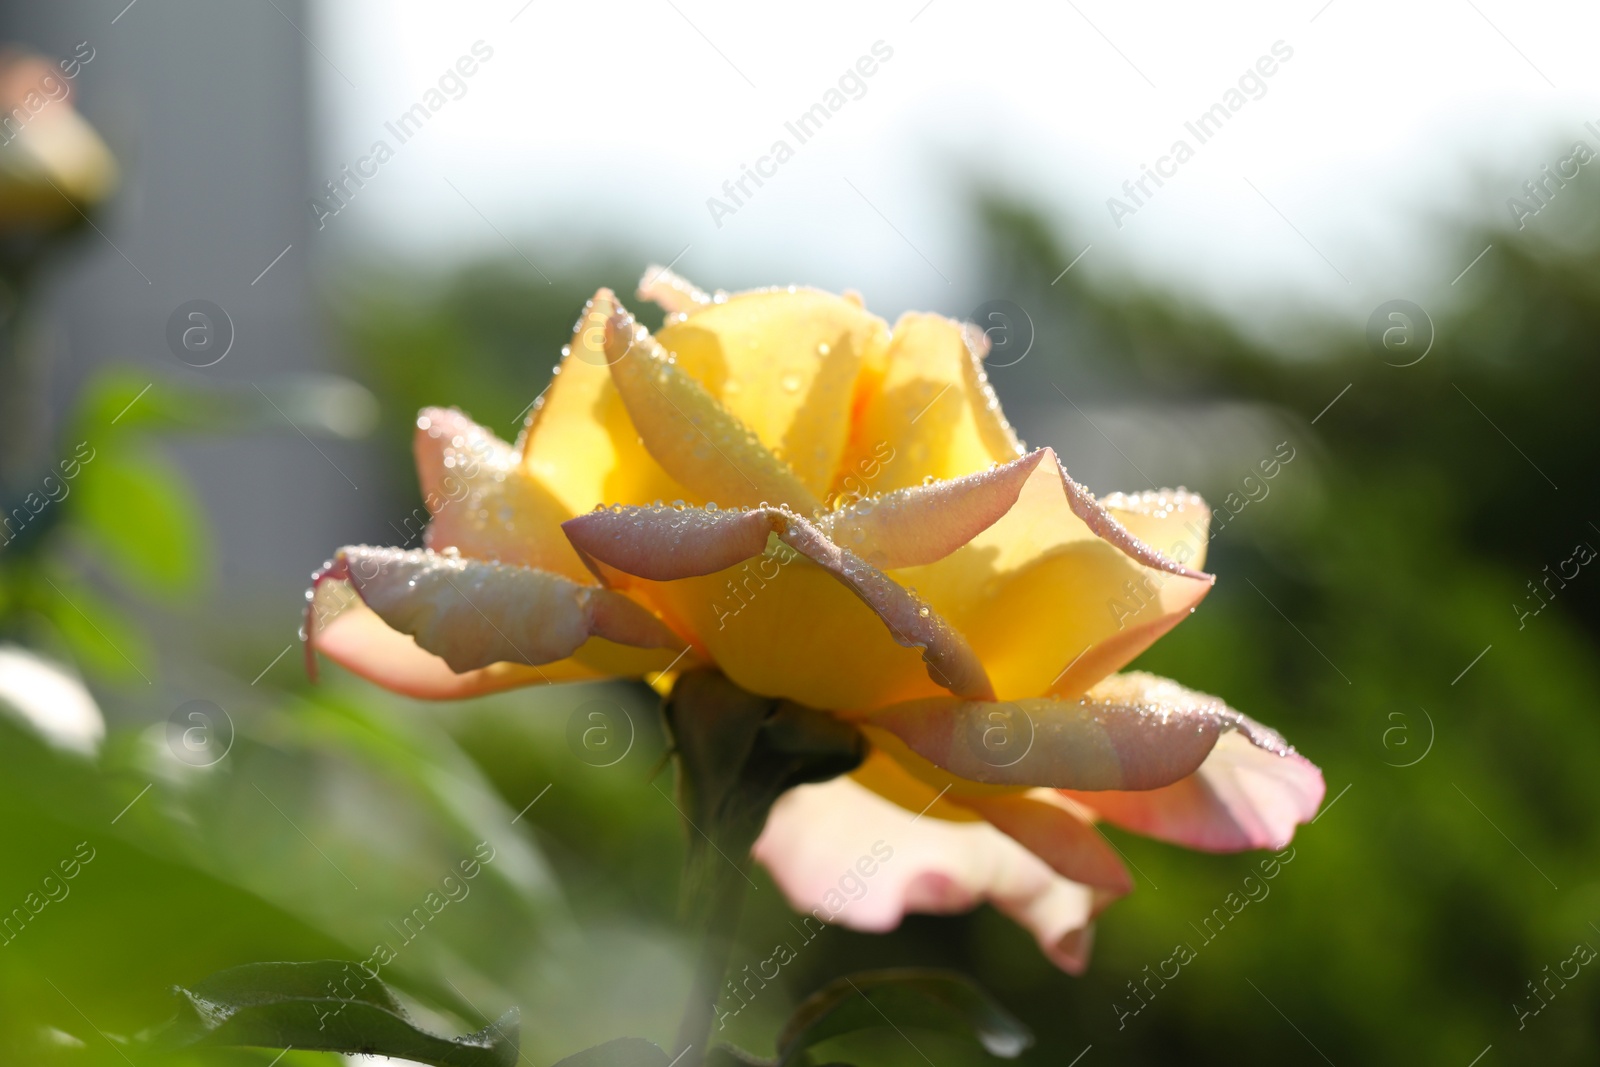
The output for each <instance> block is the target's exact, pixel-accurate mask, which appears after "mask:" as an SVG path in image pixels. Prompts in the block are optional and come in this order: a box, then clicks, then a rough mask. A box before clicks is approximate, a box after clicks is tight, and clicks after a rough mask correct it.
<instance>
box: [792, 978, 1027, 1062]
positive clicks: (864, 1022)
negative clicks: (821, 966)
mask: <svg viewBox="0 0 1600 1067" xmlns="http://www.w3.org/2000/svg"><path fill="white" fill-rule="evenodd" d="M886 1026H895V1027H900V1028H907V1027H915V1028H917V1029H921V1030H934V1031H939V1032H942V1033H948V1034H958V1035H960V1036H963V1037H973V1038H976V1039H977V1040H978V1041H979V1042H980V1043H982V1045H983V1047H984V1048H985V1049H987V1050H988V1051H989V1053H990V1054H991V1055H995V1056H1002V1057H1004V1058H1006V1059H1013V1058H1015V1057H1017V1056H1019V1055H1021V1053H1022V1052H1023V1050H1024V1049H1026V1048H1028V1047H1029V1046H1030V1045H1032V1044H1033V1034H1032V1033H1031V1032H1029V1030H1028V1028H1027V1027H1026V1026H1024V1025H1022V1023H1021V1022H1020V1021H1019V1020H1018V1019H1017V1018H1016V1017H1015V1016H1013V1015H1012V1014H1011V1013H1010V1012H1008V1011H1006V1010H1005V1009H1004V1008H1002V1007H1001V1006H1000V1004H999V1003H998V1002H997V1001H996V1000H995V999H994V998H993V997H991V996H990V995H989V994H988V993H985V992H984V991H983V990H982V989H980V988H978V986H977V985H976V984H974V983H973V982H972V981H971V980H969V979H967V978H964V977H962V976H961V975H959V974H955V973H953V972H951V971H936V970H919V969H914V968H903V969H895V970H884V971H863V972H861V973H860V974H852V975H846V976H844V977H843V978H839V979H836V980H835V981H833V982H830V983H829V984H828V985H826V986H824V987H823V988H822V989H820V990H818V991H817V992H815V993H813V994H811V996H809V997H807V998H806V999H805V1001H804V1003H802V1004H801V1005H800V1006H799V1007H798V1008H796V1009H795V1012H794V1014H793V1015H791V1016H790V1017H789V1021H788V1023H786V1024H785V1025H784V1028H783V1033H782V1034H780V1035H779V1037H778V1061H779V1062H780V1063H783V1064H790V1063H796V1062H798V1061H799V1058H800V1057H801V1056H802V1055H803V1054H804V1053H805V1052H806V1051H807V1050H808V1049H810V1048H812V1047H814V1046H816V1045H820V1044H821V1043H822V1042H824V1041H828V1040H830V1039H832V1038H835V1037H840V1036H843V1035H844V1034H850V1033H854V1032H856V1031H858V1030H867V1029H876V1028H879V1027H886Z"/></svg>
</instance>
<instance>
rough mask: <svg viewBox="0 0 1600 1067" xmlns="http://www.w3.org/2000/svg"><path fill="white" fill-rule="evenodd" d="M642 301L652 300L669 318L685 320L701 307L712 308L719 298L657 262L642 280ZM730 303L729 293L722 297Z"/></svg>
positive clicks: (646, 271) (645, 273) (723, 294)
mask: <svg viewBox="0 0 1600 1067" xmlns="http://www.w3.org/2000/svg"><path fill="white" fill-rule="evenodd" d="M638 293H639V299H640V300H648V301H650V302H651V303H652V304H655V305H656V306H657V307H659V308H661V309H662V310H663V311H665V312H666V313H667V315H668V316H670V317H673V318H677V319H684V318H687V317H688V316H689V315H690V314H692V313H694V312H696V311H699V310H700V309H701V308H705V307H709V306H710V305H711V302H712V301H713V300H714V299H715V298H714V297H713V296H712V295H711V294H710V293H708V292H706V291H705V290H704V289H702V288H700V287H699V286H697V285H695V284H694V283H693V282H691V281H690V280H689V279H687V278H685V277H684V276H683V275H681V274H678V273H675V272H674V271H671V270H668V269H667V268H666V267H658V266H656V265H655V264H654V263H652V264H650V265H649V266H648V267H646V268H645V269H644V275H643V277H641V278H640V279H639V290H638ZM720 295H721V297H722V299H724V300H726V299H727V298H728V295H727V294H726V293H722V294H720Z"/></svg>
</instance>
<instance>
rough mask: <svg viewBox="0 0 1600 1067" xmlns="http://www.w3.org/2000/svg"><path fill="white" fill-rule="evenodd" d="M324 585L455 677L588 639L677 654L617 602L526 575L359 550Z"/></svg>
mask: <svg viewBox="0 0 1600 1067" xmlns="http://www.w3.org/2000/svg"><path fill="white" fill-rule="evenodd" d="M329 580H338V581H345V582H348V583H350V585H351V586H352V587H353V588H354V589H355V590H356V592H357V593H359V594H360V596H361V599H362V600H363V601H365V602H366V604H367V606H368V607H370V608H371V609H372V610H373V611H374V612H376V613H377V614H378V616H379V617H380V618H382V620H383V621H384V622H385V623H387V624H388V625H389V626H390V627H392V628H393V629H395V630H398V631H400V632H401V633H405V634H410V635H411V636H412V637H414V638H416V643H417V644H418V645H419V646H420V647H421V648H422V649H424V650H426V651H428V652H431V653H433V654H435V655H437V656H439V657H441V658H442V659H443V660H444V662H445V663H446V664H448V665H449V667H450V669H451V670H453V671H455V672H457V673H462V672H466V671H471V670H475V669H477V668H481V667H487V666H489V665H490V664H494V663H522V664H528V665H531V666H539V665H541V664H545V663H553V662H555V661H557V660H561V659H565V658H566V657H568V656H570V655H571V654H572V653H573V652H575V651H577V650H578V648H580V647H581V646H582V645H583V644H584V643H585V642H586V641H587V640H588V639H589V638H590V637H591V636H598V637H604V638H606V639H607V640H611V641H616V642H618V643H621V644H628V645H635V646H638V647H642V648H677V647H681V646H680V645H679V644H678V642H677V639H676V638H675V637H674V636H673V634H672V633H671V631H670V630H668V629H667V628H666V627H665V626H663V625H662V624H661V623H660V622H659V621H658V620H657V619H656V618H655V617H654V616H652V615H651V614H650V613H649V612H648V611H646V610H645V609H643V608H641V607H640V606H639V605H637V604H635V603H633V602H631V601H629V600H628V599H627V598H625V597H623V596H621V595H620V594H618V593H615V592H612V591H611V590H608V589H599V588H596V587H592V586H584V585H579V584H577V583H576V582H573V581H571V580H570V579H567V578H563V577H561V576H560V575H557V574H550V573H547V572H545V571H536V570H533V569H531V568H528V567H512V566H508V565H506V564H501V563H490V562H484V561H480V560H470V559H465V558H460V557H451V556H445V555H439V554H437V553H434V552H428V551H424V550H417V549H412V550H404V549H396V548H371V547H369V546H366V545H356V546H352V547H349V548H343V549H340V550H339V552H338V553H337V554H336V555H335V556H334V558H333V560H332V561H330V562H329V564H328V565H327V566H326V567H324V568H323V569H322V570H320V571H318V572H317V574H316V575H314V576H313V578H312V582H313V586H312V588H313V591H315V589H316V587H317V586H318V585H321V584H322V583H323V582H325V581H329ZM306 638H307V641H308V644H315V642H316V640H317V637H316V617H315V616H314V615H313V614H311V613H309V612H308V615H307V620H306ZM308 655H309V652H308Z"/></svg>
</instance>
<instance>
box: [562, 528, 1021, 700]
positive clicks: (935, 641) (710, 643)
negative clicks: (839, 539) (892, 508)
mask: <svg viewBox="0 0 1600 1067" xmlns="http://www.w3.org/2000/svg"><path fill="white" fill-rule="evenodd" d="M563 529H564V530H565V531H566V533H567V536H568V537H569V538H571V540H572V543H573V544H574V546H576V548H577V549H578V550H579V551H580V552H581V553H583V555H584V556H585V558H586V559H588V560H589V561H590V562H591V564H592V565H593V566H594V567H595V569H596V572H597V573H599V574H601V575H602V576H603V577H604V578H605V580H606V582H607V584H608V585H612V586H615V587H617V588H621V589H627V590H629V591H630V592H633V593H635V595H637V596H639V597H640V599H641V600H644V601H646V602H648V603H650V604H652V605H654V606H655V607H656V608H657V610H659V611H660V612H661V614H662V616H663V617H664V618H665V619H666V620H667V621H668V622H669V624H670V625H672V626H673V627H674V629H675V630H676V631H677V632H678V633H680V634H684V635H686V636H689V637H691V638H692V639H693V640H695V641H696V642H698V643H699V644H700V645H701V646H702V647H704V648H705V649H707V650H709V652H710V654H711V656H712V657H713V658H714V659H715V660H716V662H717V664H718V665H719V666H720V667H721V668H722V670H723V671H724V672H725V673H726V674H727V675H728V676H729V677H730V678H732V679H733V680H734V681H736V682H738V683H739V684H740V685H742V686H743V687H744V688H746V689H749V690H751V691H752V692H756V693H761V694H763V695H767V696H781V697H788V698H789V699H791V700H797V701H799V702H801V703H803V704H809V705H811V706H812V707H820V708H830V709H840V710H855V709H862V708H866V707H871V706H874V705H876V704H877V703H880V702H881V701H883V700H884V699H887V695H888V694H889V693H893V692H900V691H904V690H906V689H917V690H921V691H926V690H927V689H928V684H927V681H926V679H923V680H920V681H919V680H915V679H911V678H907V677H905V676H904V668H905V667H906V666H907V664H908V660H907V657H906V655H905V650H909V649H916V650H920V651H921V652H922V656H921V658H922V660H923V661H924V662H925V664H926V668H927V677H928V678H931V679H933V680H934V681H935V682H937V686H938V688H942V689H944V690H946V691H949V692H954V693H960V694H963V695H966V696H970V697H976V698H978V699H988V698H989V697H992V695H993V689H992V688H991V687H990V685H989V681H988V678H987V677H985V675H984V672H983V667H982V665H981V664H980V663H979V662H978V661H977V659H976V657H974V656H973V654H972V650H971V648H970V646H969V645H968V644H967V642H966V641H965V640H964V639H963V638H962V637H961V635H960V634H959V633H956V632H955V631H954V630H952V629H951V628H950V626H949V625H948V624H946V623H945V621H944V620H943V619H942V618H940V617H939V615H938V614H937V613H936V612H934V611H933V610H932V609H930V608H928V607H927V606H926V605H924V604H922V603H921V602H920V601H919V600H917V598H916V597H914V596H913V595H911V594H910V593H909V592H908V591H907V590H905V589H904V588H902V587H900V586H898V585H896V584H895V583H894V582H893V581H891V580H890V579H889V578H888V577H887V576H885V575H884V574H883V572H881V571H879V570H878V569H877V568H875V567H873V566H871V565H870V564H867V563H865V562H863V561H862V560H861V559H860V558H858V557H857V556H855V555H854V554H853V553H851V552H849V551H847V550H845V549H842V548H840V547H839V546H837V545H835V544H834V543H833V542H831V541H829V540H828V538H827V537H826V536H825V535H824V534H823V533H822V531H821V530H820V529H818V528H817V527H816V526H814V525H813V524H812V523H810V522H809V521H807V520H806V519H804V518H802V517H800V516H797V515H795V514H794V513H793V512H788V511H784V510H781V509H777V508H756V509H754V510H749V511H727V510H711V509H709V508H706V509H688V510H678V509H674V508H654V507H652V508H614V509H606V510H600V511H593V512H590V513H588V514H586V515H580V516H578V517H577V518H574V519H571V520H569V521H568V522H566V523H565V524H564V525H563ZM752 557H759V559H752ZM747 613H748V614H747Z"/></svg>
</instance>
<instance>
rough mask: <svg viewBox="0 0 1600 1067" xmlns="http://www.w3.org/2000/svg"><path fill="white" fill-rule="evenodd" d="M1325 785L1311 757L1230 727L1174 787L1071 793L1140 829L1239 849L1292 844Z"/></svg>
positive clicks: (1210, 847) (1217, 848)
mask: <svg viewBox="0 0 1600 1067" xmlns="http://www.w3.org/2000/svg"><path fill="white" fill-rule="evenodd" d="M1326 791H1327V786H1326V785H1325V784H1324V783H1323V780H1322V772H1321V771H1320V770H1318V769H1317V767H1316V765H1315V764H1313V763H1312V762H1311V761H1310V760H1308V759H1306V758H1305V757H1303V756H1300V755H1295V754H1290V755H1287V756H1281V755H1278V754H1276V753H1274V752H1271V751H1269V750H1267V749H1262V748H1257V747H1256V746H1255V745H1254V744H1252V743H1251V742H1250V741H1249V740H1248V739H1247V738H1246V737H1245V736H1244V735H1243V734H1239V733H1233V732H1229V733H1225V734H1223V735H1222V736H1221V737H1219V738H1218V739H1217V745H1216V747H1215V748H1213V749H1212V750H1211V754H1210V755H1209V756H1207V757H1206V759H1205V762H1204V763H1202V764H1201V765H1200V769H1199V770H1198V771H1196V772H1195V773H1193V774H1191V775H1189V776H1188V777H1187V778H1183V779H1180V780H1179V781H1176V782H1174V783H1172V784H1171V785H1169V786H1164V787H1162V788H1160V789H1151V790H1148V791H1145V792H1138V793H1132V792H1121V791H1116V790H1111V791H1106V792H1097V793H1085V792H1075V791H1074V792H1071V793H1070V794H1069V795H1070V796H1071V797H1072V798H1073V799H1075V800H1078V801H1080V802H1082V803H1083V804H1085V805H1087V806H1088V807H1090V808H1092V809H1093V810H1094V811H1096V812H1099V813H1100V814H1101V815H1103V816H1104V817H1105V818H1106V819H1107V821H1109V822H1113V823H1115V824H1117V825H1118V826H1121V827H1123V828H1124V829H1128V830H1132V831H1134V832H1135V833H1141V834H1145V835H1146V836H1148V837H1154V838H1157V839H1159V840H1162V841H1171V842H1172V843H1174V844H1178V845H1183V846H1185V847H1187V848H1195V849H1202V850H1204V851H1206V852H1239V851H1242V850H1244V849H1251V848H1282V847H1283V846H1284V845H1286V844H1288V843H1289V840H1290V839H1291V838H1292V837H1293V836H1294V828H1295V827H1296V826H1298V825H1300V824H1301V823H1304V822H1308V821H1310V820H1311V819H1312V818H1313V817H1314V816H1315V815H1316V814H1317V808H1318V807H1320V806H1321V804H1322V798H1323V795H1324V794H1325V793H1326Z"/></svg>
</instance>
